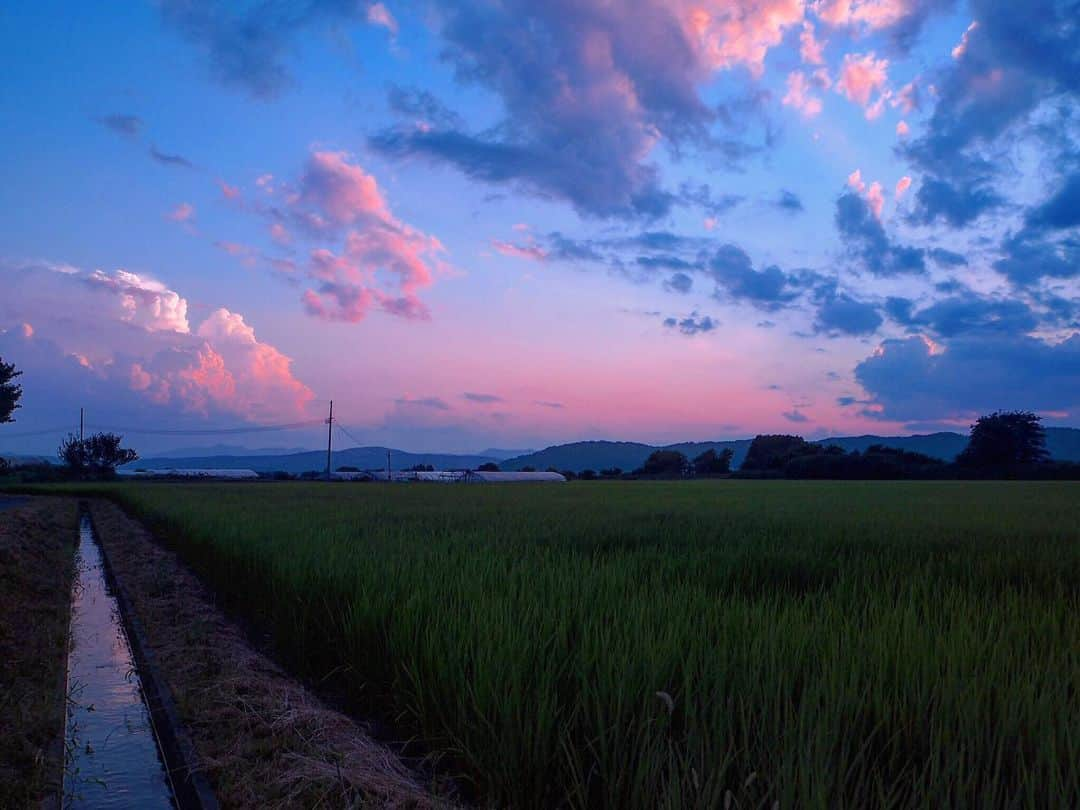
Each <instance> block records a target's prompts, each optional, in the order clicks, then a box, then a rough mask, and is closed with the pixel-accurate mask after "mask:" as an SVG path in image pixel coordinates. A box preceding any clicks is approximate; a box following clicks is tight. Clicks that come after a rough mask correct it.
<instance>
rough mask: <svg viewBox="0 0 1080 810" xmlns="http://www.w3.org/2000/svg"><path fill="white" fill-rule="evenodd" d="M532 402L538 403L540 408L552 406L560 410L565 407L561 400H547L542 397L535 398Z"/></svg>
mask: <svg viewBox="0 0 1080 810" xmlns="http://www.w3.org/2000/svg"><path fill="white" fill-rule="evenodd" d="M534 404H536V405H539V406H540V407H542V408H554V409H555V410H562V409H563V408H565V407H566V406H565V405H563V404H562V403H561V402H549V401H546V400H543V399H538V400H536V402H535V403H534Z"/></svg>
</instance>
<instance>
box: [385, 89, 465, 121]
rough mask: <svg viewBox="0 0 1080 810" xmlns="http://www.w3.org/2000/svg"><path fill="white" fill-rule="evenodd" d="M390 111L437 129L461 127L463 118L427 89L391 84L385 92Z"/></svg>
mask: <svg viewBox="0 0 1080 810" xmlns="http://www.w3.org/2000/svg"><path fill="white" fill-rule="evenodd" d="M386 102H387V105H388V106H389V107H390V109H391V111H393V112H395V113H397V114H398V115H400V116H406V117H408V118H410V119H412V121H411V123H416V122H417V121H422V122H424V123H425V124H428V125H430V126H433V127H437V128H439V129H463V128H464V126H465V121H464V119H463V118H462V117H461V116H460V115H458V114H457V113H456V112H454V111H453V110H451V109H450V108H449V107H447V106H446V105H445V104H443V103H442V102H441V101H440V100H439V99H437V98H436V97H435V96H433V95H432V94H431V93H429V92H428V91H427V90H421V89H419V88H416V87H401V86H400V85H396V84H392V85H390V87H389V89H388V90H387V92H386Z"/></svg>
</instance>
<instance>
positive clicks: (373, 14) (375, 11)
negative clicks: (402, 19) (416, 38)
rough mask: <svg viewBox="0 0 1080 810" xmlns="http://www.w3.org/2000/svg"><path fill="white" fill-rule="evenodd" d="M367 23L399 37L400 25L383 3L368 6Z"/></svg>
mask: <svg viewBox="0 0 1080 810" xmlns="http://www.w3.org/2000/svg"><path fill="white" fill-rule="evenodd" d="M367 21H368V22H369V23H371V24H372V25H381V26H382V27H383V28H385V29H386V30H387V31H389V32H390V33H391V34H393V35H394V36H397V32H398V23H397V20H395V19H394V15H393V14H391V13H390V10H389V9H388V8H387V7H386V6H384V5H383V4H382V3H374V4H372V5H370V6H368V10H367Z"/></svg>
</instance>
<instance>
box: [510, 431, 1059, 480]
mask: <svg viewBox="0 0 1080 810" xmlns="http://www.w3.org/2000/svg"><path fill="white" fill-rule="evenodd" d="M750 441H751V440H750V439H734V440H730V441H718V442H684V443H681V444H669V445H663V446H660V445H651V444H642V443H640V442H609V441H597V442H573V443H571V444H559V445H555V446H554V447H548V448H545V449H544V450H539V451H537V452H535V453H529V454H527V455H524V456H518V457H517V458H512V459H508V460H506V461H504V462H502V463H501V464H500V466H501V467H502V468H503V469H504V470H520V469H521V468H522V467H535V468H536V469H538V470H546V469H547V468H548V467H554V468H556V469H558V470H572V471H573V472H581V471H582V470H590V469H591V470H597V471H599V470H603V469H608V468H611V467H619V468H620V469H622V470H626V471H630V470H633V469H635V468H637V467H640V466H641V465H642V464H643V463H644V462H645V459H646V458H648V457H649V454H650V453H652V452H653V451H654V450H678V451H679V452H680V453H683V454H684V455H685V456H687V457H688V458H693V457H694V456H696V455H698V454H700V453H703V452H704V451H706V450H709V449H714V450H716V451H717V452H719V451H721V450H724V449H725V448H730V449H731V450H732V452H733V454H734V455H733V457H732V468H733V469H738V467H739V465H740V464H742V462H743V459H744V458H745V457H746V451H747V448H749V447H750ZM816 441H817V443H818V444H835V445H838V446H839V447H842V448H843V449H844V450H846V451H848V452H851V451H852V450H858V451H860V452H862V451H865V450H866V448H868V447H870V446H871V445H875V444H882V445H885V446H886V447H895V448H897V449H899V450H909V451H912V452H916V453H924V454H926V455H928V456H932V457H933V458H940V459H942V460H943V461H952V460H954V459H955V458H956V456H957V455H958V454H959V453H960V452H961V451H962V450H963V449H964V448H965V447H966V446H967V441H968V439H967V436H966V435H964V434H961V433H950V432H941V433H929V434H925V435H914V436H874V435H865V436H833V437H829V438H826V439H818V440H816ZM1046 446H1047V449H1048V450H1049V451H1050V456H1051V457H1052V458H1054V459H1056V460H1058V461H1078V462H1080V429H1077V428H1058V427H1051V428H1047V429H1046Z"/></svg>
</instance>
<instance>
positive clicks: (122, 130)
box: [96, 113, 143, 138]
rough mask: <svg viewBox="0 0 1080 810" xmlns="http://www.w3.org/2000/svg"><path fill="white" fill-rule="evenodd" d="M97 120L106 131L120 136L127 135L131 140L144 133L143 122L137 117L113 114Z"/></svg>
mask: <svg viewBox="0 0 1080 810" xmlns="http://www.w3.org/2000/svg"><path fill="white" fill-rule="evenodd" d="M96 120H97V122H98V123H99V124H101V125H102V126H103V127H105V128H106V129H110V130H112V131H113V132H115V133H117V134H118V135H126V136H128V137H129V138H134V137H135V136H136V135H138V134H139V133H140V132H141V131H142V125H143V122H142V119H141V118H139V116H137V115H128V114H125V113H113V114H111V115H103V116H102V117H101V118H98V119H96Z"/></svg>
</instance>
